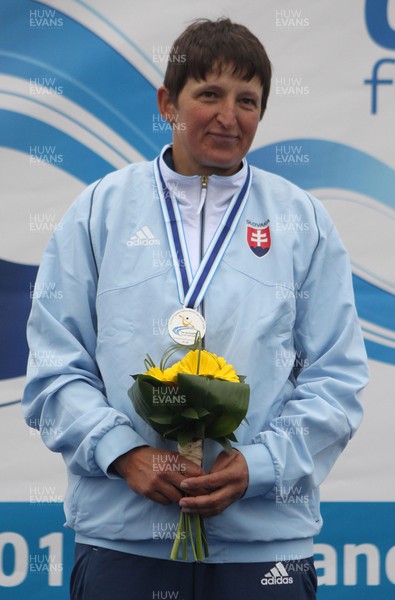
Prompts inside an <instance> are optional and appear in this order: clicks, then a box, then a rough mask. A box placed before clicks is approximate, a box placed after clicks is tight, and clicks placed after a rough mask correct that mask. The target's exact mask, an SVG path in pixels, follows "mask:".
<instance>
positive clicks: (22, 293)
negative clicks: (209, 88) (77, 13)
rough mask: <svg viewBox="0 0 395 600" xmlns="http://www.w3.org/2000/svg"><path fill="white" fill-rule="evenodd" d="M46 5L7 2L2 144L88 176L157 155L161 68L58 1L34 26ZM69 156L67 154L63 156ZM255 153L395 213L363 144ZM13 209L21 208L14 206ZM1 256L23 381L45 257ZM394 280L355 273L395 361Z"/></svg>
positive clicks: (5, 327) (9, 370)
mask: <svg viewBox="0 0 395 600" xmlns="http://www.w3.org/2000/svg"><path fill="white" fill-rule="evenodd" d="M44 4H45V3H44ZM44 4H43V3H40V2H33V1H30V0H3V2H2V4H1V8H0V18H1V20H2V21H3V19H4V18H5V14H6V15H7V23H8V25H7V29H5V30H4V31H3V38H2V42H1V47H0V58H1V74H0V130H1V139H0V145H1V146H3V147H4V148H7V149H10V150H12V151H16V152H19V153H24V154H25V155H27V156H30V158H32V157H34V159H37V160H40V159H41V160H43V161H44V159H45V162H47V163H50V164H51V166H52V168H55V169H61V171H62V172H63V173H67V174H68V175H69V176H70V177H73V178H76V179H78V180H79V181H81V182H83V183H84V184H87V183H90V182H92V181H94V180H96V179H98V178H99V177H102V176H103V175H105V174H106V173H108V172H109V171H112V170H114V169H116V168H120V167H122V166H123V165H125V164H127V163H129V162H133V161H135V160H140V159H151V158H153V157H154V156H156V154H157V153H158V152H159V151H160V149H161V147H162V146H163V144H164V143H166V142H168V141H169V137H170V133H169V132H167V131H162V132H160V131H159V132H158V131H155V130H154V128H153V124H152V123H153V115H157V114H158V113H157V107H156V102H155V87H154V84H153V83H152V81H153V79H154V76H153V75H152V73H150V74H149V76H147V77H146V76H145V75H144V74H143V73H142V72H141V71H144V68H145V67H144V61H140V62H139V64H140V70H139V69H138V68H136V66H135V65H133V64H131V62H129V60H127V59H126V58H125V55H123V54H122V53H121V52H119V51H117V50H116V49H114V48H113V47H112V46H111V44H110V43H109V40H108V39H107V40H106V41H104V40H103V39H101V38H100V36H99V35H97V34H96V33H95V32H94V31H92V30H90V29H89V28H88V27H87V26H85V25H83V24H81V23H79V22H77V20H75V19H73V18H71V17H70V16H68V15H66V14H65V13H63V12H59V11H57V10H55V9H53V10H52V9H51V10H52V12H51V15H52V17H51V18H52V20H53V22H54V23H58V25H59V26H58V27H56V26H55V27H53V28H51V27H48V28H46V27H44V26H41V28H40V27H35V26H34V27H32V26H31V23H30V19H31V14H34V13H32V12H31V11H32V10H33V11H34V10H36V9H37V7H38V6H41V7H42V6H43V5H44ZM47 4H48V5H49V4H52V5H55V4H56V2H55V1H54V0H53V1H52V2H47ZM80 4H83V3H80ZM35 14H36V15H37V13H35ZM41 14H43V13H41ZM95 15H96V16H95V18H97V19H99V16H98V13H97V12H96V13H95ZM34 18H36V19H37V18H40V17H34ZM3 22H4V21H3ZM38 22H39V21H37V23H38ZM60 24H61V25H60ZM60 27H61V31H59V28H60ZM109 35H110V34H109ZM110 37H111V36H110ZM48 48H50V49H51V51H50V52H48ZM89 65H90V67H89ZM98 65H100V71H99V72H98ZM87 66H88V68H87ZM151 67H152V65H151ZM147 69H148V67H147ZM151 70H152V69H151ZM287 144H289V145H291V144H292V146H293V147H295V146H298V145H299V146H301V147H302V148H303V153H304V154H305V155H306V156H308V161H307V162H306V163H305V164H303V166H299V168H296V167H295V164H289V163H287V162H281V161H280V162H279V161H278V152H277V153H276V148H278V147H279V145H282V146H286V145H287ZM60 150H61V153H60ZM60 154H61V156H62V160H61V161H57V160H56V159H57V158H59V155H60ZM249 158H250V161H251V163H252V164H255V165H257V166H259V167H262V168H264V169H267V170H269V171H273V172H275V173H277V174H279V175H282V176H284V177H286V178H288V179H290V180H291V181H294V182H295V183H297V184H298V185H300V186H301V187H303V188H305V189H311V190H315V191H316V195H318V196H320V190H326V192H327V198H326V200H328V190H336V191H335V192H334V196H333V198H334V199H338V198H339V193H350V192H353V193H354V194H356V195H357V196H356V197H354V198H353V202H348V203H347V202H345V203H342V207H343V206H346V204H347V206H348V209H349V207H350V205H351V204H353V205H354V206H355V207H357V208H358V204H361V202H362V200H360V198H362V196H363V197H364V198H366V197H367V198H370V199H373V200H374V201H375V202H376V204H375V205H374V206H373V208H372V207H371V210H372V211H373V212H372V214H373V215H374V212H376V213H377V214H379V209H378V207H379V206H385V207H386V209H387V211H388V212H387V213H386V214H385V216H384V217H383V215H381V218H385V219H390V218H391V211H392V210H393V209H394V199H393V198H391V196H390V193H389V190H391V189H394V187H395V172H394V171H393V170H392V169H390V168H389V167H387V166H386V165H384V164H383V163H381V162H379V161H377V160H376V159H374V158H373V157H371V156H368V155H367V154H364V153H362V152H359V151H358V150H356V149H353V148H350V147H348V146H345V145H341V144H336V143H333V142H326V141H324V140H311V139H301V140H285V141H281V142H278V143H277V144H272V145H269V146H265V147H263V148H259V149H257V150H254V151H253V152H251V153H250V155H249ZM30 168H31V165H29V162H28V161H26V173H24V172H21V173H20V176H21V178H23V177H26V181H28V178H29V169H30ZM339 190H340V192H339ZM329 196H330V193H329ZM323 200H325V199H323ZM39 201H40V200H39V199H38V202H39ZM328 204H330V199H329V200H328ZM7 210H9V211H10V212H12V210H13V209H12V206H9V207H7ZM341 210H343V208H342V209H341ZM392 218H393V217H392ZM14 220H15V219H14ZM16 222H17V221H16ZM357 222H358V221H356V223H357ZM371 225H372V224H371ZM2 258H3V257H1V256H0V259H1V260H0V282H1V283H0V320H1V322H0V327H1V331H2V334H1V338H0V352H1V355H2V356H4V357H5V360H2V361H1V363H0V380H2V381H3V382H4V383H7V382H8V383H9V382H10V381H11V380H15V381H16V382H21V381H22V376H23V374H24V372H25V368H26V360H27V345H26V339H25V324H26V320H27V316H28V312H29V309H30V302H31V293H32V282H34V279H35V275H36V272H37V265H27V264H18V258H17V257H16V262H13V261H12V260H9V259H8V260H2ZM389 280H390V275H388V277H387V278H386V277H384V278H383V277H382V274H377V277H376V276H375V274H374V273H372V270H371V268H369V269H368V268H366V269H364V265H363V264H362V265H361V264H358V269H357V270H356V272H355V274H354V287H355V293H356V301H357V307H358V311H359V315H360V317H361V320H362V324H363V329H364V335H365V339H366V344H367V349H368V353H369V356H370V357H371V358H374V359H376V360H380V361H383V362H387V363H392V364H395V333H394V332H395V311H394V310H393V306H394V294H393V290H392V291H391V284H390V283H388V282H389ZM385 282H386V283H385ZM384 283H385V284H384ZM387 284H388V285H387ZM394 289H395V288H394ZM7 389H9V386H8V388H7ZM1 391H2V390H1V383H0V392H1ZM1 397H2V398H3V397H5V394H3V395H2V396H1ZM8 400H9V397H8ZM2 401H3V403H4V402H6V401H7V398H5V399H4V400H1V399H0V404H1V402H2ZM7 403H9V402H8V401H7Z"/></svg>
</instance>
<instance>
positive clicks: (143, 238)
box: [126, 225, 160, 246]
mask: <svg viewBox="0 0 395 600" xmlns="http://www.w3.org/2000/svg"><path fill="white" fill-rule="evenodd" d="M159 244H160V240H158V238H156V237H155V236H154V234H153V233H152V231H151V229H150V228H149V227H148V225H144V227H141V229H139V230H138V231H137V232H136V233H135V234H134V235H132V236H131V238H130V239H129V240H128V241H127V242H126V245H127V246H159Z"/></svg>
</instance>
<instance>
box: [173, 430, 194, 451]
mask: <svg viewBox="0 0 395 600" xmlns="http://www.w3.org/2000/svg"><path fill="white" fill-rule="evenodd" d="M193 438H194V435H193V431H186V430H182V431H179V432H178V435H177V442H178V443H179V444H180V446H181V448H182V447H183V446H185V445H186V444H189V442H192V440H193Z"/></svg>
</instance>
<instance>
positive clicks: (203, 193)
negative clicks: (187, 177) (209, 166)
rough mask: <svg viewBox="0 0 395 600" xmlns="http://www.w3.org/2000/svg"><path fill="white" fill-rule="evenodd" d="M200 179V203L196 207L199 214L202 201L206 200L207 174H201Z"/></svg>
mask: <svg viewBox="0 0 395 600" xmlns="http://www.w3.org/2000/svg"><path fill="white" fill-rule="evenodd" d="M200 181H201V190H200V204H199V208H198V209H197V213H196V214H197V215H199V214H200V212H201V211H202V210H203V206H204V203H205V201H206V196H207V186H208V176H207V175H201V176H200Z"/></svg>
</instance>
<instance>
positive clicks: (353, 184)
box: [249, 139, 395, 364]
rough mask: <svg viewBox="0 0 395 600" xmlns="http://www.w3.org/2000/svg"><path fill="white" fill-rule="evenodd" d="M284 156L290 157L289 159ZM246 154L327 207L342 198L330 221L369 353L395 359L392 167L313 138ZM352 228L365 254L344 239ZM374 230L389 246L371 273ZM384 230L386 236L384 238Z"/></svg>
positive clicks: (394, 182)
mask: <svg viewBox="0 0 395 600" xmlns="http://www.w3.org/2000/svg"><path fill="white" fill-rule="evenodd" d="M289 156H293V157H294V158H293V159H292V160H290V159H289V158H287V157H289ZM297 156H299V157H303V161H302V160H301V159H299V160H298V159H297V158H296V157H297ZM249 159H250V162H251V163H252V164H255V165H257V166H259V167H261V168H262V169H266V170H268V171H272V172H275V173H277V174H278V175H281V176H282V177H285V178H286V179H289V180H291V181H293V182H294V183H296V184H297V185H299V186H300V187H301V188H303V189H307V190H312V191H313V192H314V194H315V195H316V196H317V197H319V198H320V199H321V200H322V201H323V203H324V204H325V206H326V208H327V209H328V210H329V212H332V210H331V208H332V207H331V205H332V204H333V203H335V202H336V200H340V201H341V202H338V204H339V205H340V206H338V207H337V214H336V216H337V218H335V223H336V225H337V227H338V229H339V230H340V232H341V235H342V238H343V240H344V241H345V243H346V245H347V247H348V250H349V252H350V254H351V264H352V266H353V284H354V291H355V300H356V305H357V310H358V314H359V317H360V319H361V324H362V328H363V332H364V338H365V342H366V348H367V351H368V355H369V357H370V358H373V359H375V360H379V361H382V362H385V363H390V364H395V280H394V272H393V262H392V261H391V258H390V256H389V251H390V248H392V247H393V228H394V227H393V226H394V220H395V212H394V209H395V199H394V196H393V193H392V190H394V189H395V171H394V169H391V168H390V167H389V166H387V165H385V164H384V163H382V162H380V161H379V160H377V159H375V158H373V157H372V156H370V155H368V154H366V153H364V152H361V151H360V150H357V149H355V148H352V147H350V146H346V145H344V144H339V143H336V142H329V141H326V140H315V139H290V140H281V141H279V142H277V143H276V144H271V145H269V146H265V147H263V148H258V149H257V150H254V151H253V152H251V153H250V155H249ZM328 190H332V194H331V193H328ZM321 191H322V194H321V193H320V192H321ZM367 204H369V211H367ZM335 212H336V211H335ZM333 216H335V215H333ZM343 222H346V223H347V224H349V225H350V227H349V228H348V230H347V227H342V223H343ZM355 231H358V232H359V233H358V235H359V239H360V241H361V244H360V246H359V249H361V248H363V247H364V248H365V251H366V256H364V254H363V253H361V254H359V255H358V257H357V258H355V259H354V257H353V254H352V252H351V250H350V244H348V243H347V242H348V239H347V238H348V234H349V232H354V235H355ZM374 235H376V236H377V239H378V241H380V247H381V246H383V247H384V248H387V249H388V253H387V255H386V256H384V257H383V264H384V266H385V270H384V272H373V270H372V269H373V268H375V269H376V271H377V270H378V269H379V268H380V269H381V270H383V265H375V267H372V265H371V264H370V262H369V246H370V247H372V246H373V243H372V237H374ZM384 235H386V236H387V239H386V240H384V243H383V236H384ZM385 242H387V243H385ZM363 261H365V263H366V264H365V263H364V262H363Z"/></svg>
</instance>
